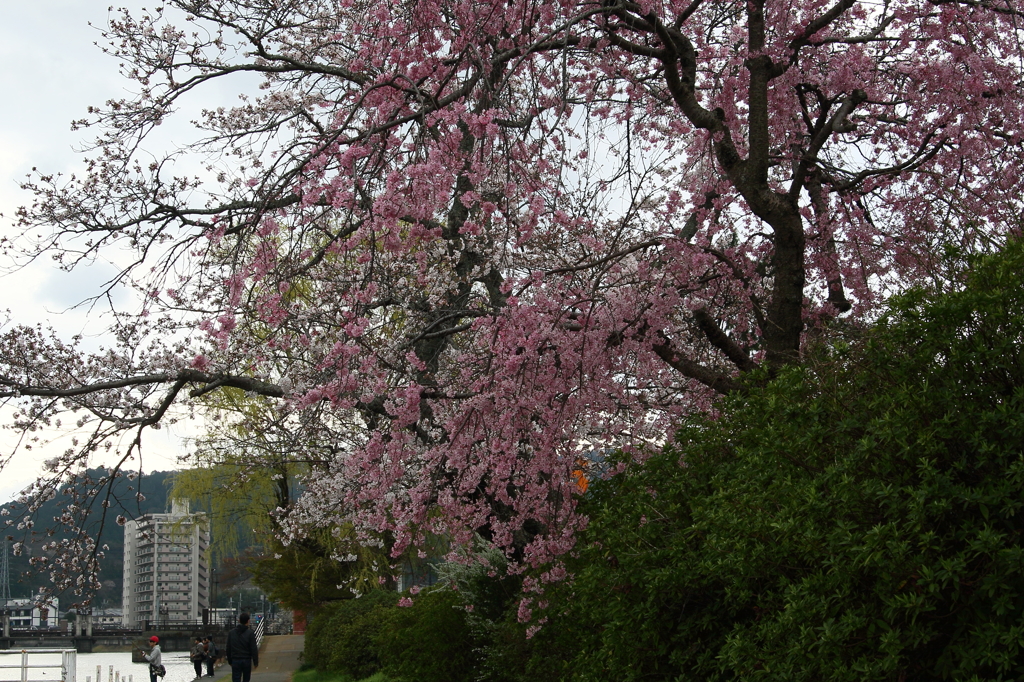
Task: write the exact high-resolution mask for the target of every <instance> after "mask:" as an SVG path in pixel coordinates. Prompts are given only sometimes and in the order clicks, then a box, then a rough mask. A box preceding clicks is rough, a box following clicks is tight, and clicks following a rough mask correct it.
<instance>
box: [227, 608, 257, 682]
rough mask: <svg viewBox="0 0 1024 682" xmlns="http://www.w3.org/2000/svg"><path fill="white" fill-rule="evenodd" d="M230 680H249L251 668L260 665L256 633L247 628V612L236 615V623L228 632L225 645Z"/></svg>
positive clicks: (245, 681) (239, 681)
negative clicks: (229, 667) (229, 668)
mask: <svg viewBox="0 0 1024 682" xmlns="http://www.w3.org/2000/svg"><path fill="white" fill-rule="evenodd" d="M225 649H226V651H225V654H226V655H227V659H228V665H230V666H231V682H249V678H250V677H252V671H253V668H258V667H260V652H259V649H258V648H257V647H256V633H254V632H253V631H252V630H250V629H249V614H248V613H243V614H241V615H240V616H238V625H236V626H235V627H234V628H232V629H231V631H229V632H228V643H227V646H226V647H225Z"/></svg>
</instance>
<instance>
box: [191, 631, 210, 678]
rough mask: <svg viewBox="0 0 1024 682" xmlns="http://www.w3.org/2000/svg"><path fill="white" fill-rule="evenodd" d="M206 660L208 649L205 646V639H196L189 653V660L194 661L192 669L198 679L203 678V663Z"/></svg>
mask: <svg viewBox="0 0 1024 682" xmlns="http://www.w3.org/2000/svg"><path fill="white" fill-rule="evenodd" d="M205 659H206V647H204V646H203V638H202V637H196V641H194V642H193V643H192V648H191V649H189V651H188V660H190V661H192V667H193V668H195V671H196V679H197V680H198V679H199V678H200V677H202V676H203V661H204V660H205Z"/></svg>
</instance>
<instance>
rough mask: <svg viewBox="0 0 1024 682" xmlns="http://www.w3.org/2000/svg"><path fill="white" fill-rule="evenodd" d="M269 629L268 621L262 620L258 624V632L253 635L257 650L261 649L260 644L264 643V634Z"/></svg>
mask: <svg viewBox="0 0 1024 682" xmlns="http://www.w3.org/2000/svg"><path fill="white" fill-rule="evenodd" d="M266 629H267V619H266V618H260V622H259V623H257V624H256V630H255V632H254V633H253V635H254V636H255V637H256V648H257V649H259V648H260V644H262V643H263V632H264V631H265V630H266Z"/></svg>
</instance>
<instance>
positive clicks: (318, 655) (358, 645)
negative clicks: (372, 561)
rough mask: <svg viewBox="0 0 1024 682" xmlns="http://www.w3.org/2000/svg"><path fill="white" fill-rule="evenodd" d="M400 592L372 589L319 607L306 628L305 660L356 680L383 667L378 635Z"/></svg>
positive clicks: (317, 667) (324, 669)
mask: <svg viewBox="0 0 1024 682" xmlns="http://www.w3.org/2000/svg"><path fill="white" fill-rule="evenodd" d="M399 597H400V595H399V594H397V593H395V592H390V591H387V590H373V591H371V592H369V593H368V594H366V595H364V596H362V597H360V598H359V599H346V600H344V601H338V602H334V603H331V604H328V605H327V606H325V607H323V608H322V609H320V610H318V611H317V613H316V614H315V616H314V617H313V619H312V621H311V622H310V623H309V626H308V627H307V629H306V639H305V647H304V651H303V657H304V660H305V661H306V662H307V663H310V664H312V665H313V666H314V667H316V669H317V670H319V671H322V672H335V673H343V674H346V675H350V676H351V677H352V678H353V679H355V680H360V679H362V678H364V677H367V676H369V675H372V674H374V673H375V672H377V671H378V670H380V668H381V660H380V657H379V655H378V652H377V648H376V645H375V637H376V635H377V633H378V632H379V630H380V628H381V626H382V624H383V623H384V622H385V621H386V619H387V614H388V612H389V611H390V610H391V609H392V608H394V607H395V604H397V603H398V599H399Z"/></svg>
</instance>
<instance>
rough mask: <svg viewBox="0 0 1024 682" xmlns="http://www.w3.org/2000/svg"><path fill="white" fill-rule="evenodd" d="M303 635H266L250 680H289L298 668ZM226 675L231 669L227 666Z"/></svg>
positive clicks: (304, 637)
mask: <svg viewBox="0 0 1024 682" xmlns="http://www.w3.org/2000/svg"><path fill="white" fill-rule="evenodd" d="M305 639H306V636H305V635H267V636H266V637H264V638H263V646H261V647H260V667H259V668H256V669H255V670H253V671H252V682H289V681H290V680H291V677H292V673H293V672H295V671H296V670H298V669H299V665H300V662H299V654H300V653H302V645H303V642H304V641H305ZM226 672H227V673H228V675H230V674H231V669H230V668H227V670H226Z"/></svg>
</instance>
